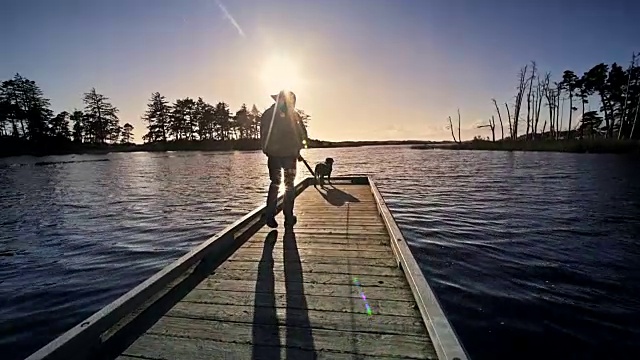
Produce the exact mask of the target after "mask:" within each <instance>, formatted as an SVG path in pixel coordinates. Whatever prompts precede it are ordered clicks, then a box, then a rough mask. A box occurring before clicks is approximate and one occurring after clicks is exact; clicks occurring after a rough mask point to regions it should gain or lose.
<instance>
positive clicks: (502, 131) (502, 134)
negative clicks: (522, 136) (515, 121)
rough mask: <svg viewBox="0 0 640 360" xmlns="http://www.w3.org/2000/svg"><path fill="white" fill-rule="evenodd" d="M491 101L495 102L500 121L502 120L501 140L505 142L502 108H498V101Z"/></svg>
mask: <svg viewBox="0 0 640 360" xmlns="http://www.w3.org/2000/svg"><path fill="white" fill-rule="evenodd" d="M491 100H493V105H494V106H495V107H496V111H497V112H498V120H500V134H501V139H502V140H504V125H502V116H500V108H499V107H498V102H497V101H496V99H491Z"/></svg>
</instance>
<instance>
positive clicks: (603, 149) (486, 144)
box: [412, 139, 640, 154]
mask: <svg viewBox="0 0 640 360" xmlns="http://www.w3.org/2000/svg"><path fill="white" fill-rule="evenodd" d="M412 148H414V149H448V150H498V151H553V152H570V153H611V154H628V153H637V154H640V141H637V140H615V139H572V140H535V141H525V140H519V141H511V140H504V141H496V142H493V141H487V140H473V141H467V142H462V143H446V144H427V145H416V146H412Z"/></svg>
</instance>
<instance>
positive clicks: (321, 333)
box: [148, 317, 435, 359]
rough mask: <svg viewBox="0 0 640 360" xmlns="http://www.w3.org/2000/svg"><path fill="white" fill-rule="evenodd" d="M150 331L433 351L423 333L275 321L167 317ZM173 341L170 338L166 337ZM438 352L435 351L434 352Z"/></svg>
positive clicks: (413, 353) (301, 345)
mask: <svg viewBox="0 0 640 360" xmlns="http://www.w3.org/2000/svg"><path fill="white" fill-rule="evenodd" d="M148 334H154V335H165V336H167V337H168V338H170V337H175V338H178V339H176V340H174V341H175V342H180V341H183V339H184V338H187V339H206V340H213V341H221V342H227V343H235V344H253V345H254V346H255V345H258V346H260V345H262V346H286V347H293V348H297V349H303V350H316V351H332V352H351V353H360V354H365V355H371V356H398V357H405V358H414V359H421V358H424V357H425V354H429V353H430V346H429V344H428V343H427V342H426V341H425V337H423V336H410V335H396V334H371V333H357V332H348V331H338V330H324V329H312V328H299V327H292V326H289V327H284V326H273V325H257V324H253V325H252V324H244V323H228V322H221V321H209V320H194V319H184V318H176V317H164V318H162V319H160V320H159V321H158V323H157V324H156V325H155V326H153V327H152V328H151V329H150V330H149V332H148ZM166 341H167V342H170V339H166ZM432 356H435V354H432Z"/></svg>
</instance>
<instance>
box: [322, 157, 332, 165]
mask: <svg viewBox="0 0 640 360" xmlns="http://www.w3.org/2000/svg"><path fill="white" fill-rule="evenodd" d="M324 162H326V163H327V165H333V158H330V157H328V158H326V159H324Z"/></svg>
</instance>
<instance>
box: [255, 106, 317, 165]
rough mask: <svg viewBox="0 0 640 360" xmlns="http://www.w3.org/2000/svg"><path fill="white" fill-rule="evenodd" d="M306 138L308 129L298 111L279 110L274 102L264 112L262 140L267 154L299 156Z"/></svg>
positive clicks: (263, 148)
mask: <svg viewBox="0 0 640 360" xmlns="http://www.w3.org/2000/svg"><path fill="white" fill-rule="evenodd" d="M274 112H275V114H274ZM272 119H273V125H272V124H271V122H272ZM306 140H307V129H306V128H305V126H304V124H303V123H302V119H301V118H300V115H299V114H298V113H297V112H296V111H288V112H283V111H279V110H276V108H275V104H274V105H272V106H271V107H270V108H269V109H267V110H266V111H265V112H264V114H262V118H261V119H260V142H261V144H262V151H263V152H264V153H265V154H267V156H295V157H298V156H299V155H300V150H301V149H302V148H303V147H304V144H303V141H306Z"/></svg>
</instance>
